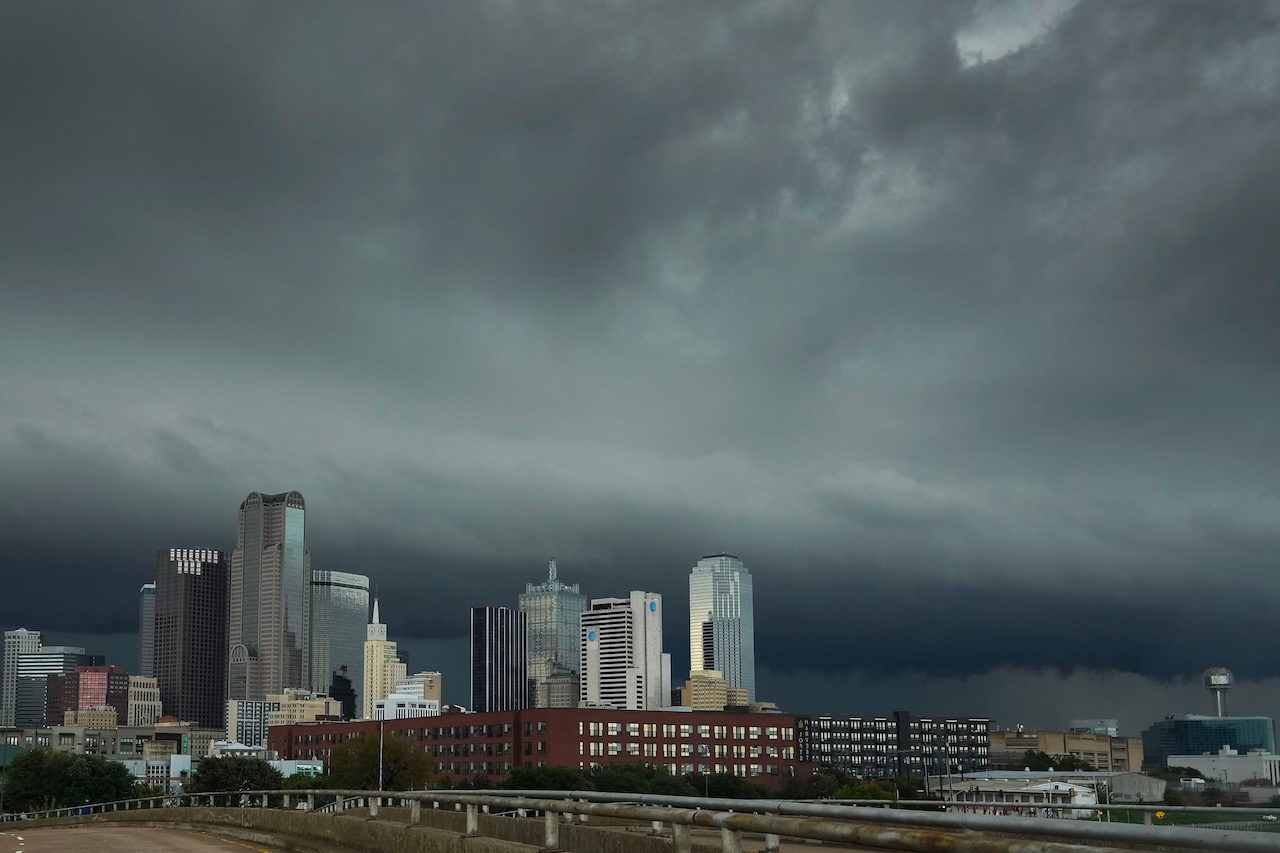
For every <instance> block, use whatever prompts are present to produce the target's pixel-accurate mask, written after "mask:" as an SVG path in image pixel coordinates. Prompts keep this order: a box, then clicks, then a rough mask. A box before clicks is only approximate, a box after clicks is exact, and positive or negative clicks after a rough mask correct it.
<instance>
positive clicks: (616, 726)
mask: <svg viewBox="0 0 1280 853" xmlns="http://www.w3.org/2000/svg"><path fill="white" fill-rule="evenodd" d="M620 734H622V724H621V723H610V724H609V736H610V737H616V736H618V735H620Z"/></svg>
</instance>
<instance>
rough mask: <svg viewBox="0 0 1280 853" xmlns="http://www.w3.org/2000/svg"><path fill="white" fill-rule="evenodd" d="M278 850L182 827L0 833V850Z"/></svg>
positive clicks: (127, 852)
mask: <svg viewBox="0 0 1280 853" xmlns="http://www.w3.org/2000/svg"><path fill="white" fill-rule="evenodd" d="M246 850H251V851H256V853H279V851H278V850H272V849H268V848H265V847H259V846H257V845H255V844H250V843H248V842H244V841H235V840H232V839H230V838H222V837H219V836H218V835H216V834H211V833H209V834H207V833H202V832H187V831H184V830H181V829H150V828H147V827H141V826H139V827H131V826H100V827H94V828H92V829H88V828H86V829H70V828H68V829H35V830H31V831H29V832H23V831H21V830H11V829H8V828H6V830H5V831H4V832H0V853H245V851H246Z"/></svg>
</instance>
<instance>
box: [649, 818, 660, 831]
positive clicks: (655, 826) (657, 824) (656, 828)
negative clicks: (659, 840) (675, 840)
mask: <svg viewBox="0 0 1280 853" xmlns="http://www.w3.org/2000/svg"><path fill="white" fill-rule="evenodd" d="M649 834H650V835H661V834H662V821H660V820H655V821H652V822H651V823H650V824H649Z"/></svg>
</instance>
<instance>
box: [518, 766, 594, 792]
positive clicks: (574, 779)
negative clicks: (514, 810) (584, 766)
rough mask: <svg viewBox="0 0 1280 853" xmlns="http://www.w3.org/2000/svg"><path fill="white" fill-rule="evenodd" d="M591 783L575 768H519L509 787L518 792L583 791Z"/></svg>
mask: <svg viewBox="0 0 1280 853" xmlns="http://www.w3.org/2000/svg"><path fill="white" fill-rule="evenodd" d="M590 784H591V783H590V782H589V781H588V780H587V777H586V776H584V775H582V772H581V771H579V770H577V769H575V768H573V767H560V766H552V767H517V768H516V769H515V770H513V771H512V772H511V778H510V779H508V780H507V787H508V788H512V789H514V790H517V791H581V790H584V789H586V788H587V787H588V786H589V785H590Z"/></svg>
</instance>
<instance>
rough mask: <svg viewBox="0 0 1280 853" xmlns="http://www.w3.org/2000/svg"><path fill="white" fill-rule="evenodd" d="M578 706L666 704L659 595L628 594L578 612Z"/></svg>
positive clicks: (667, 672) (667, 660)
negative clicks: (580, 612)
mask: <svg viewBox="0 0 1280 853" xmlns="http://www.w3.org/2000/svg"><path fill="white" fill-rule="evenodd" d="M579 642H580V648H581V649H582V681H581V687H580V690H579V699H580V702H581V707H584V708H618V709H622V710H627V711H657V710H659V709H660V708H664V707H667V706H669V705H670V704H671V655H669V654H667V653H666V652H664V651H663V650H662V596H661V595H659V594H658V593H656V592H644V591H642V590H632V591H631V594H630V595H629V596H627V597H626V598H593V599H591V607H590V608H589V609H588V610H587V612H585V613H583V614H582V628H581V630H580V633H579Z"/></svg>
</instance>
